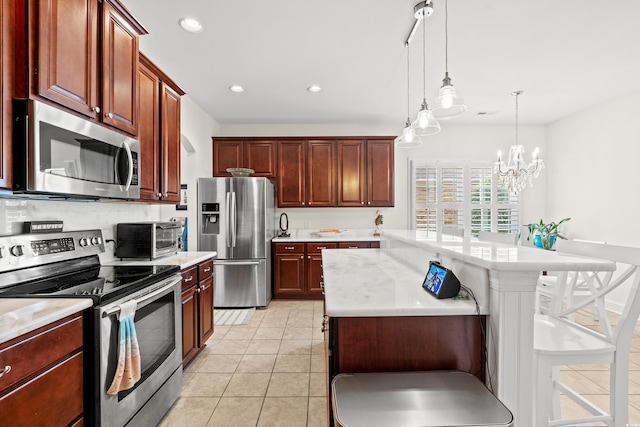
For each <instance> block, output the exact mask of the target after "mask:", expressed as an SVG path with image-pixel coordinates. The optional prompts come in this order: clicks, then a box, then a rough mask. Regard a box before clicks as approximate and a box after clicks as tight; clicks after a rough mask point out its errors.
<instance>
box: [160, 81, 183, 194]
mask: <svg viewBox="0 0 640 427" xmlns="http://www.w3.org/2000/svg"><path fill="white" fill-rule="evenodd" d="M161 88H162V89H161V95H162V102H161V112H162V119H161V121H160V125H161V129H162V132H161V133H162V140H161V148H160V155H161V156H162V162H161V167H162V172H161V176H162V185H161V188H160V189H161V191H162V200H164V201H168V202H179V201H180V95H178V94H177V93H176V92H175V91H174V90H173V89H171V88H170V87H169V86H167V85H166V84H165V83H161Z"/></svg>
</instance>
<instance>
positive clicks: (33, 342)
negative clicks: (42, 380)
mask: <svg viewBox="0 0 640 427" xmlns="http://www.w3.org/2000/svg"><path fill="white" fill-rule="evenodd" d="M45 328H46V329H45ZM45 328H42V329H39V330H37V331H36V333H35V334H34V335H31V336H28V335H27V337H26V338H22V337H21V338H19V339H20V341H18V342H15V341H10V342H9V346H7V347H6V348H4V349H2V350H0V368H1V369H4V368H5V367H6V366H10V367H11V370H10V371H9V372H8V373H7V374H5V375H4V376H3V377H2V378H0V394H2V393H3V392H4V391H5V390H6V389H7V388H9V387H12V386H13V385H15V384H17V383H18V382H20V381H22V380H24V379H26V378H28V377H29V376H31V375H33V374H35V373H37V372H38V371H41V370H42V369H44V368H46V367H48V366H51V365H53V364H54V363H55V362H57V361H59V360H61V359H63V358H64V357H65V356H67V355H69V354H71V353H73V352H75V351H77V350H78V349H81V348H82V316H81V315H80V314H78V315H76V316H75V317H72V318H66V319H63V320H62V321H61V322H60V323H58V324H54V325H53V326H46V327H45ZM11 343H13V344H11ZM62 394H64V393H62Z"/></svg>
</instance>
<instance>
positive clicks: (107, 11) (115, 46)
mask: <svg viewBox="0 0 640 427" xmlns="http://www.w3.org/2000/svg"><path fill="white" fill-rule="evenodd" d="M27 3H28V5H27ZM20 7H23V8H25V7H26V8H27V10H28V14H29V18H28V28H23V29H20V31H26V32H25V33H24V34H23V36H22V37H24V43H25V46H26V42H27V40H29V41H30V42H31V44H32V46H33V47H32V48H31V49H30V55H31V56H30V59H29V61H28V62H29V63H30V64H31V65H28V66H27V69H28V70H29V74H28V75H30V76H31V83H30V84H28V85H27V84H24V82H19V83H18V84H17V87H18V88H21V89H26V90H28V93H26V94H25V93H20V94H19V95H20V96H29V95H30V94H33V95H35V96H40V97H43V98H46V99H49V100H51V101H53V102H56V103H58V104H60V105H63V106H65V107H67V108H70V109H72V110H74V111H76V112H78V113H80V114H82V115H84V116H87V117H89V118H91V119H95V120H100V121H102V122H103V123H105V124H108V125H110V126H112V127H115V128H117V129H120V130H122V131H124V132H127V133H129V134H132V135H137V133H138V41H139V36H140V35H141V34H146V33H147V32H146V30H145V29H144V27H142V25H140V24H139V23H138V22H137V21H136V20H135V19H134V18H133V17H132V16H131V15H130V14H129V13H128V12H127V10H126V9H125V8H124V7H123V6H122V5H121V4H120V3H119V2H118V1H117V0H48V1H45V0H29V1H28V2H26V1H25V2H24V3H22V5H21V6H20ZM21 13H24V12H21ZM16 16H20V13H18V14H16ZM19 68H21V67H19ZM99 70H100V71H99ZM24 78H25V79H27V78H28V77H27V75H25V76H24ZM27 87H30V89H27Z"/></svg>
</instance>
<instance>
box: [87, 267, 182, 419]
mask: <svg viewBox="0 0 640 427" xmlns="http://www.w3.org/2000/svg"><path fill="white" fill-rule="evenodd" d="M181 281H182V280H181V276H180V275H175V276H172V277H170V278H168V279H165V280H163V281H162V282H159V283H157V284H156V285H152V286H150V287H148V288H145V289H144V290H142V291H139V292H136V293H134V294H133V295H130V296H128V297H126V298H123V299H121V300H119V301H115V302H111V303H109V304H107V305H104V306H101V307H97V308H96V312H95V313H94V315H95V318H94V320H95V324H96V325H97V329H98V330H99V332H98V333H97V337H96V340H97V341H96V343H95V345H96V349H99V354H96V355H95V358H96V360H97V361H98V363H97V366H96V367H95V369H96V372H95V376H94V378H95V377H96V376H97V377H98V378H99V380H98V381H96V386H95V387H96V388H97V390H96V393H97V396H96V398H95V402H96V404H98V405H99V407H98V408H95V410H96V413H95V420H96V425H100V426H103V427H104V426H118V427H120V426H124V425H126V424H127V422H129V420H131V418H132V417H133V416H134V415H136V413H138V411H140V410H141V409H142V408H143V407H144V406H145V404H146V403H147V402H148V401H149V400H150V399H151V398H152V397H153V395H154V394H155V393H156V392H157V391H159V390H160V389H163V393H166V390H164V389H165V388H166V387H169V386H171V387H174V385H175V383H176V381H171V382H167V380H168V379H169V378H170V377H171V376H172V375H174V374H175V373H176V371H177V370H180V372H181V370H182V305H181ZM132 298H133V299H136V301H138V304H137V309H136V314H135V318H134V323H135V329H136V335H137V339H138V347H139V351H140V361H141V362H140V364H141V378H140V380H139V381H138V382H137V383H136V384H135V386H134V387H133V388H131V389H129V390H125V391H121V392H119V393H118V394H117V395H115V396H112V395H108V394H107V390H108V389H109V387H110V386H111V382H112V381H113V377H114V375H115V372H116V366H117V363H118V341H119V337H118V334H119V320H118V316H117V313H118V312H119V307H118V306H119V305H120V304H122V303H124V302H126V301H130V300H131V299H132ZM165 383H167V385H166V386H165ZM181 385H182V384H181V381H180V382H179V384H177V390H173V391H172V392H171V393H169V394H171V395H173V396H174V399H173V400H172V401H171V402H170V403H169V406H170V405H171V404H173V402H174V401H175V399H176V398H177V396H178V395H179V393H180V387H181ZM148 409H149V408H146V410H148ZM154 410H155V412H159V411H161V410H164V411H165V412H166V411H167V410H168V407H167V408H154ZM163 414H164V412H163ZM163 414H162V415H163Z"/></svg>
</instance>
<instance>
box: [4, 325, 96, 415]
mask: <svg viewBox="0 0 640 427" xmlns="http://www.w3.org/2000/svg"><path fill="white" fill-rule="evenodd" d="M82 337H83V320H82V313H78V314H76V315H73V316H69V317H66V318H64V319H62V320H60V321H58V322H55V323H52V324H51V325H47V326H45V327H42V328H40V329H38V330H36V331H33V332H31V333H28V334H25V335H22V336H20V337H17V338H15V339H13V340H10V341H8V342H6V343H3V344H2V345H0V363H1V364H2V367H3V369H4V368H5V366H10V367H11V368H10V369H11V370H10V371H9V372H7V373H6V374H5V375H3V376H2V377H0V420H2V421H0V424H3V425H11V426H15V427H23V426H24V427H33V426H67V425H83V424H84V403H83V402H84V397H83V394H84V393H83V391H84V388H83V387H84V381H83V372H84V369H83V357H84V352H83V344H82Z"/></svg>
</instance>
